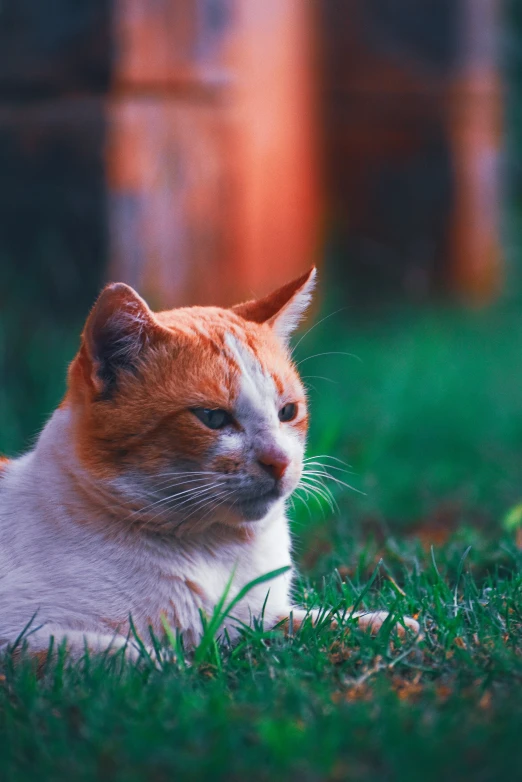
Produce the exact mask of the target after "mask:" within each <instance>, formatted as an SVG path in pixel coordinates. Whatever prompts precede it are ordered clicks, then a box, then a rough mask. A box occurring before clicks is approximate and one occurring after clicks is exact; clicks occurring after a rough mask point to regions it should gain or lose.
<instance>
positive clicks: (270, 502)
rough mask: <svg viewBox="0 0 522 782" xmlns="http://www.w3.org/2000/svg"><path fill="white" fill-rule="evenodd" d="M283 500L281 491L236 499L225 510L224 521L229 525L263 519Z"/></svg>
mask: <svg viewBox="0 0 522 782" xmlns="http://www.w3.org/2000/svg"><path fill="white" fill-rule="evenodd" d="M282 501H283V497H282V496H281V493H280V492H278V491H275V490H274V491H270V492H267V493H265V494H262V495H260V496H258V497H249V498H247V499H241V500H236V502H235V503H234V504H233V505H231V506H230V508H228V510H227V511H225V514H224V518H223V520H222V523H225V524H229V525H234V526H235V525H237V524H248V523H251V522H252V523H255V522H258V521H262V520H263V519H264V518H266V517H267V516H268V515H270V513H272V512H273V511H274V510H275V509H276V507H277V506H278V505H280V504H281V502H282Z"/></svg>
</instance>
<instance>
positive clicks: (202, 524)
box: [0, 269, 419, 657]
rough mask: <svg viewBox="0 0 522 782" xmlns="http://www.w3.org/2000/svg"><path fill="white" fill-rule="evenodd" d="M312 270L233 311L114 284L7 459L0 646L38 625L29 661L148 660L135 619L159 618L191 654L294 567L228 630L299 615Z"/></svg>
mask: <svg viewBox="0 0 522 782" xmlns="http://www.w3.org/2000/svg"><path fill="white" fill-rule="evenodd" d="M315 276H316V271H315V269H312V270H310V271H309V272H307V273H306V274H305V275H303V276H302V277H300V278H299V279H297V280H294V281H292V282H290V283H289V284H287V285H285V286H284V287H282V288H280V289H279V290H277V291H275V292H274V293H272V294H271V295H269V296H267V297H266V298H263V299H260V300H254V301H249V302H247V303H244V304H240V305H238V306H235V307H232V308H231V309H221V308H218V307H190V308H180V309H174V310H169V311H165V312H158V313H153V312H152V311H151V310H150V309H149V307H148V306H147V304H146V303H145V301H144V300H143V299H142V298H141V297H140V296H139V295H138V294H137V293H136V292H135V291H134V290H133V289H132V288H130V287H129V286H127V285H125V284H123V283H114V284H109V285H108V286H107V287H106V288H105V289H104V290H103V291H102V293H101V294H100V296H99V298H98V300H97V302H96V303H95V305H94V307H93V309H92V311H91V313H90V315H89V316H88V318H87V321H86V324H85V327H84V329H83V332H82V335H81V344H80V348H79V351H78V354H77V355H76V357H75V358H74V360H73V361H72V363H71V365H70V367H69V371H68V384H67V392H66V395H65V397H64V399H63V401H62V402H61V404H60V405H59V407H58V409H57V410H56V411H55V412H54V414H53V415H52V417H51V418H50V420H49V422H48V423H47V424H46V426H45V427H44V429H43V431H42V432H41V434H40V436H39V438H38V440H37V442H36V445H35V447H34V448H33V450H32V451H30V452H29V453H26V454H25V455H23V456H21V457H20V458H17V459H13V460H12V461H8V460H5V459H4V460H3V461H2V462H0V648H9V646H11V647H12V645H13V644H14V643H15V640H16V639H17V638H18V636H19V634H20V632H21V631H22V630H23V628H24V626H26V625H28V624H29V629H28V631H27V633H26V642H27V644H28V647H29V650H30V651H31V652H32V653H34V654H43V655H45V654H46V652H47V650H48V648H49V644H50V642H51V639H53V643H54V644H55V647H56V645H58V644H62V643H64V644H66V646H67V648H68V650H69V652H70V653H71V654H72V655H73V656H76V657H80V656H81V655H82V654H84V652H85V649H86V648H88V649H90V650H91V651H93V652H100V651H105V650H108V649H110V650H117V649H121V648H124V649H125V653H127V654H129V655H130V656H131V657H132V656H137V655H138V648H139V647H137V646H136V645H135V644H134V643H133V641H132V638H130V633H129V616H132V620H133V622H134V625H135V628H136V630H137V632H138V634H139V635H140V636H141V637H143V638H146V637H148V635H149V627H151V628H152V629H153V630H154V632H155V633H156V634H158V636H161V634H162V628H163V625H162V621H163V620H162V617H164V620H166V621H167V622H168V623H169V625H170V626H171V627H172V628H175V629H177V630H179V631H180V632H181V633H182V634H183V638H184V643H185V645H186V646H187V648H190V647H194V645H196V644H197V643H198V640H199V639H200V637H201V632H202V625H201V617H200V610H202V611H204V612H205V613H206V614H209V615H210V614H211V613H212V611H213V609H214V606H215V605H216V603H217V602H218V600H219V598H220V597H221V595H222V594H223V591H224V589H225V587H226V584H227V582H228V580H229V578H230V576H231V574H232V573H233V579H232V584H231V588H230V593H229V598H230V599H231V598H233V597H234V596H235V595H237V594H238V592H239V590H240V589H241V588H242V587H243V586H244V585H245V584H246V583H247V582H250V581H251V580H252V579H254V578H256V577H258V576H262V575H264V574H266V573H267V572H269V571H273V570H276V569H278V568H284V567H285V566H287V567H288V570H287V571H286V572H284V573H282V574H280V575H279V576H278V577H276V578H274V579H273V580H272V581H271V582H270V583H263V584H260V585H258V586H256V587H254V588H253V589H252V590H251V591H250V592H249V593H248V594H247V596H246V597H245V598H244V599H243V600H241V601H240V602H239V603H238V605H237V606H236V607H235V610H234V611H233V618H232V617H229V618H228V619H227V620H226V622H225V627H226V629H227V632H228V634H229V636H230V638H231V639H232V640H234V639H235V638H236V637H237V634H238V629H237V622H236V621H235V619H238V620H240V621H241V622H243V623H247V624H248V623H250V622H252V619H253V618H254V617H259V616H260V615H261V613H263V618H264V623H265V626H268V627H270V626H274V625H276V624H278V623H279V622H281V621H282V620H285V619H287V618H288V617H289V616H290V615H292V617H293V626H294V627H296V626H297V625H299V623H301V622H302V621H303V619H304V617H305V616H306V612H305V611H304V610H303V609H300V608H297V607H295V606H293V605H292V602H291V598H290V594H291V580H292V558H291V540H290V534H289V530H288V523H287V519H286V516H285V503H286V500H287V499H288V497H289V496H290V495H291V494H292V492H293V491H294V490H295V489H296V487H297V485H298V483H299V480H300V477H301V472H302V464H303V456H304V450H305V439H306V432H307V424H308V410H307V403H306V394H305V389H304V387H303V384H302V382H301V380H300V378H299V376H298V374H297V371H296V367H295V365H294V364H293V362H292V360H291V358H290V352H289V347H288V340H289V337H290V334H291V333H292V331H293V330H294V329H295V327H296V326H297V324H298V323H299V321H300V319H301V317H302V316H303V314H304V312H305V310H306V308H307V306H308V304H309V302H310V299H311V295H312V290H313V287H314V282H315ZM385 616H386V614H385V613H384V612H375V613H362V614H361V615H360V619H359V621H360V622H361V623H363V624H365V625H367V626H369V627H370V628H372V629H375V628H376V627H378V626H380V624H382V622H383V621H384V618H385ZM31 620H32V624H31ZM312 621H313V617H312ZM403 621H404V623H405V625H406V626H407V627H409V628H411V629H412V630H413V631H414V632H418V630H419V628H418V625H417V623H416V622H415V620H413V619H409V618H405V619H404V620H403Z"/></svg>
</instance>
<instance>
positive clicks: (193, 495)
mask: <svg viewBox="0 0 522 782" xmlns="http://www.w3.org/2000/svg"><path fill="white" fill-rule="evenodd" d="M222 486H223V484H222V482H215V483H212V484H210V485H208V486H204V487H203V488H200V489H196V490H194V489H189V490H187V491H184V492H179V493H178V494H172V495H171V496H170V497H165V498H164V499H163V500H161V502H163V503H164V504H167V503H173V504H172V505H169V507H168V510H170V511H172V510H173V511H179V510H180V509H181V508H182V507H183V506H184V505H187V504H189V503H191V502H193V501H194V500H197V499H199V498H202V497H205V496H206V495H208V494H211V493H212V492H213V491H215V489H217V488H222ZM187 494H188V495H189V496H188V497H187V496H185V499H183V500H182V501H181V502H179V503H178V502H177V500H178V498H179V497H181V496H184V495H187Z"/></svg>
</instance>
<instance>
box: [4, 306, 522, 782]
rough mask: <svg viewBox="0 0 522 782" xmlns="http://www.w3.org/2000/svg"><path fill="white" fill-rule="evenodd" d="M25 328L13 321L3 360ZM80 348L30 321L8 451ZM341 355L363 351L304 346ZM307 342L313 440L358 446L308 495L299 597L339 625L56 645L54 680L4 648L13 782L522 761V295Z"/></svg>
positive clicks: (353, 320) (42, 409) (331, 322)
mask: <svg viewBox="0 0 522 782" xmlns="http://www.w3.org/2000/svg"><path fill="white" fill-rule="evenodd" d="M8 343H10V338H8V336H7V328H6V327H5V328H4V333H3V334H1V335H0V366H7V358H6V353H7V351H6V345H7V344H8ZM2 346H3V353H2ZM74 346H75V336H74V335H72V334H69V335H68V336H67V338H66V339H64V338H63V337H62V335H61V333H60V331H59V330H58V329H57V328H54V327H53V328H51V327H49V328H47V329H44V330H35V333H32V334H31V335H30V336H29V337H28V338H27V342H26V344H24V346H23V356H22V358H21V359H20V360H19V361H18V366H21V365H24V373H25V374H24V376H23V377H22V379H21V381H20V380H17V378H16V377H15V376H14V375H13V373H12V372H11V373H10V374H9V375H8V376H7V380H6V382H5V383H3V389H2V391H1V392H0V393H3V397H2V399H1V404H0V451H1V450H2V449H3V450H6V451H8V452H10V453H13V452H16V451H19V450H21V449H22V448H23V447H24V446H25V444H26V443H27V442H28V438H29V437H30V436H31V435H33V434H34V433H35V432H36V430H37V428H38V427H39V426H40V425H41V423H42V421H43V419H44V417H45V415H46V414H47V413H48V412H49V410H50V409H51V408H52V406H53V404H54V403H55V402H56V401H58V400H59V398H60V395H61V393H62V392H63V372H64V368H65V366H66V363H67V360H68V359H69V358H70V357H71V355H72V352H73V351H74ZM323 352H335V353H337V352H340V353H344V352H348V353H350V354H354V355H355V356H356V358H353V357H350V356H344V355H330V356H317V357H316V358H313V359H312V358H310V359H309V360H308V357H309V356H312V355H314V354H318V353H323ZM46 353H47V354H49V353H50V354H51V355H50V357H49V358H48V357H46V355H45V354H46ZM297 355H298V360H303V359H307V360H305V361H304V363H302V365H301V369H302V373H303V375H305V376H308V382H309V383H310V384H313V385H314V386H315V389H311V391H310V396H311V409H312V430H311V440H310V452H311V453H316V454H329V455H333V456H336V457H338V458H340V459H342V460H344V461H346V462H347V463H349V464H350V470H351V474H350V475H348V476H347V477H348V481H349V482H350V483H351V484H352V485H353V486H354V487H355V488H356V489H357V490H358V492H360V493H357V492H356V491H350V492H349V491H346V492H342V493H339V492H337V493H336V499H337V502H338V506H339V507H338V510H336V511H335V512H334V513H331V512H330V511H329V510H328V508H326V507H322V508H321V507H319V506H314V505H311V506H310V508H309V509H307V508H305V507H304V506H303V505H302V504H301V503H299V502H298V501H296V503H295V509H294V511H293V516H294V533H295V550H296V557H297V560H298V562H299V564H300V566H301V570H302V573H303V579H302V581H301V583H299V584H298V585H297V592H298V594H299V599H300V600H301V601H303V602H304V603H305V604H306V605H308V606H310V607H311V606H324V607H325V609H327V610H334V611H336V612H337V613H336V615H337V616H338V618H340V626H339V627H338V628H337V629H336V630H332V629H331V628H330V623H329V622H328V621H326V620H325V622H324V624H323V625H322V626H320V627H318V628H312V627H311V626H309V625H308V626H306V625H305V626H304V627H303V628H302V629H301V630H300V631H299V632H298V633H296V635H295V636H294V637H291V638H286V637H284V636H283V635H282V633H280V632H269V631H264V630H263V629H262V628H261V627H259V626H258V627H255V628H254V629H253V630H252V631H250V632H245V635H244V637H243V640H242V641H241V642H240V643H239V644H238V645H237V646H236V647H235V648H229V647H228V646H227V645H224V646H222V647H220V646H216V645H215V644H214V643H213V642H212V633H211V634H210V635H208V636H207V639H206V641H205V646H204V647H203V648H202V649H200V651H199V654H198V655H197V658H196V661H195V662H193V661H191V660H189V659H185V658H184V657H183V655H182V653H181V651H180V649H179V646H178V649H177V653H176V654H174V653H173V652H172V653H171V655H170V659H169V660H166V661H165V663H164V664H163V666H162V669H161V670H157V669H156V668H155V667H154V666H152V665H151V664H150V662H149V661H147V660H144V661H143V662H142V664H140V665H137V666H135V665H128V664H127V665H126V664H124V662H123V661H122V660H121V658H115V659H112V660H96V659H91V660H87V661H85V662H84V663H82V664H79V665H77V666H73V667H71V666H68V665H66V664H65V663H64V662H63V661H59V662H55V663H53V664H52V665H50V666H49V668H48V669H47V670H46V671H45V672H44V674H43V676H41V678H38V677H37V676H36V674H35V672H34V670H33V668H32V666H31V664H30V663H29V662H28V661H25V662H23V663H21V664H20V663H18V664H17V665H16V666H13V665H12V663H11V661H10V660H9V659H8V660H5V661H4V663H3V667H2V674H1V680H0V777H1V778H2V779H4V778H5V779H6V780H22V779H27V780H34V779H39V780H70V779H74V780H83V779H85V780H93V779H103V780H105V779H106V780H143V779H147V780H149V779H150V780H158V781H160V780H171V779H185V778H187V779H189V778H190V779H207V778H208V779H227V780H245V779H256V780H257V779H261V780H265V779H266V780H278V779H285V780H286V779H291V780H324V779H328V780H346V779H354V780H362V781H363V782H366V781H367V780H375V781H377V780H379V782H383V781H386V782H387V781H388V780H390V782H391V781H393V782H395V780H397V782H399V781H400V782H403V781H406V782H408V781H409V780H411V781H412V782H417V781H418V780H419V779H423V780H437V782H439V780H440V779H447V780H456V779H468V780H473V781H474V782H476V781H477V780H478V781H479V782H482V781H484V782H486V781H488V782H489V780H492V781H493V780H497V779H502V778H505V779H512V778H517V777H518V776H519V772H518V768H519V766H520V764H521V763H522V742H521V741H520V730H521V724H522V596H521V595H522V551H520V550H519V549H518V548H517V545H516V541H515V539H514V536H513V534H508V533H506V532H504V531H503V529H502V520H503V519H504V517H505V515H506V513H507V512H508V510H509V508H511V507H512V506H513V505H514V504H516V503H517V502H519V501H520V500H521V499H522V480H521V479H522V310H520V311H519V307H518V306H517V304H516V302H512V303H509V302H508V303H504V304H502V305H501V306H499V307H497V308H495V309H493V310H490V311H482V312H467V313H464V312H458V311H455V310H451V309H446V310H441V309H439V310H433V311H423V312H418V311H413V310H412V311H408V312H405V311H401V312H395V313H379V315H378V317H377V316H375V317H370V316H367V317H365V318H364V319H362V318H361V317H356V316H355V314H354V313H353V312H352V313H350V312H348V313H341V314H339V315H337V316H333V317H332V318H329V319H328V320H327V321H325V322H324V323H323V324H320V325H318V326H317V327H316V328H314V329H313V331H311V332H310V334H309V335H308V336H307V337H305V338H304V339H303V341H302V342H301V344H300V345H299V347H298V350H297ZM25 358H26V360H25ZM2 362H4V363H3V364H2ZM24 362H25V363H24ZM4 376H5V375H4ZM311 376H314V377H311ZM318 376H320V377H321V378H326V380H324V379H318ZM28 406H30V410H29V411H28ZM358 601H360V602H361V604H362V605H364V606H366V607H368V608H382V607H386V608H388V609H391V610H392V611H393V612H394V613H395V614H396V615H397V616H400V615H401V614H403V613H408V614H413V615H415V616H418V619H419V622H420V623H421V626H422V631H423V638H422V640H421V641H419V642H414V641H413V639H411V638H408V639H404V640H401V639H399V638H397V637H396V636H395V633H394V630H393V625H392V624H391V623H390V625H389V626H388V627H385V628H384V629H383V631H382V632H381V633H380V634H379V635H378V636H376V637H370V636H368V635H367V634H365V633H363V632H361V631H359V630H358V628H356V627H354V626H353V622H352V621H350V619H349V615H348V614H344V609H346V608H347V607H349V606H352V605H354V604H356V603H357V602H358ZM343 614H344V619H343ZM208 626H212V621H211V620H210V621H209V623H208V625H207V627H208ZM211 629H212V631H213V627H211Z"/></svg>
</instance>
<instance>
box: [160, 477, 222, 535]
mask: <svg viewBox="0 0 522 782" xmlns="http://www.w3.org/2000/svg"><path fill="white" fill-rule="evenodd" d="M215 488H216V487H215V486H209V487H206V488H205V491H201V492H200V493H199V494H196V495H192V496H191V497H187V498H186V499H184V500H183V501H182V502H181V503H179V504H178V505H176V504H173V505H167V504H166V503H165V505H164V506H163V507H162V508H161V509H160V511H159V513H156V514H155V515H154V516H152V517H151V518H150V519H149V521H150V522H153V521H155V520H156V519H157V518H159V517H161V516H165V514H167V513H169V514H172V513H175V514H178V513H179V511H180V510H181V508H183V506H185V505H187V504H188V503H190V502H192V501H193V500H194V499H196V500H197V502H196V503H195V505H194V508H197V507H198V506H199V505H200V504H201V503H204V502H206V501H209V495H210V494H211V493H212V492H213V491H214V490H215ZM212 496H215V495H214V494H212ZM211 498H212V497H210V499H211ZM167 499H168V500H169V501H172V500H175V499H176V497H170V498H167ZM171 521H172V518H171V516H169V518H168V519H166V520H165V522H164V524H165V526H166V525H168V524H170V523H171Z"/></svg>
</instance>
